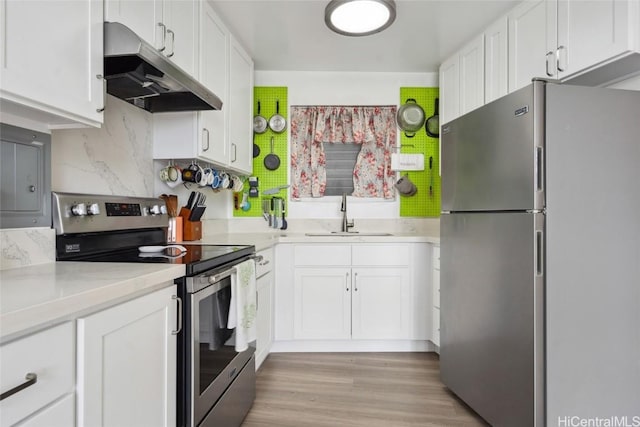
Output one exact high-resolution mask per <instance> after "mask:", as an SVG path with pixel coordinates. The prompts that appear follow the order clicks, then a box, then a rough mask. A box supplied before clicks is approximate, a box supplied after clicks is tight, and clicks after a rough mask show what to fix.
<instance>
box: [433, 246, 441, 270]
mask: <svg viewBox="0 0 640 427" xmlns="http://www.w3.org/2000/svg"><path fill="white" fill-rule="evenodd" d="M433 268H434V269H436V270H440V246H434V247H433Z"/></svg>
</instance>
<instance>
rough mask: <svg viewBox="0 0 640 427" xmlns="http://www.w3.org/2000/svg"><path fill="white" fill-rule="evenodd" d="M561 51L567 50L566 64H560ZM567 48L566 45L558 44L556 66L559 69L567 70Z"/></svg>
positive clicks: (565, 55)
mask: <svg viewBox="0 0 640 427" xmlns="http://www.w3.org/2000/svg"><path fill="white" fill-rule="evenodd" d="M561 52H565V54H564V55H563V56H564V57H565V61H564V65H563V66H560V64H561V61H560V53H561ZM566 52H567V48H566V47H565V46H558V49H556V68H558V71H565V70H566V69H567V61H566V58H567V54H566Z"/></svg>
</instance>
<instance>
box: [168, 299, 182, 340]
mask: <svg viewBox="0 0 640 427" xmlns="http://www.w3.org/2000/svg"><path fill="white" fill-rule="evenodd" d="M171 299H174V300H176V302H177V303H178V329H176V330H175V331H171V335H178V334H179V333H180V331H181V330H182V298H180V297H179V296H177V295H171Z"/></svg>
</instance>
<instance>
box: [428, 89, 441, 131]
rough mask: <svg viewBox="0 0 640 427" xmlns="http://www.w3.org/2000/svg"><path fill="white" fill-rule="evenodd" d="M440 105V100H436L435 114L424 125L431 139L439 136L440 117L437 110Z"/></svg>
mask: <svg viewBox="0 0 640 427" xmlns="http://www.w3.org/2000/svg"><path fill="white" fill-rule="evenodd" d="M439 105H440V99H439V98H436V101H435V112H434V113H433V116H431V117H429V118H428V119H427V121H426V123H425V125H424V129H425V130H426V131H427V135H429V136H430V137H432V138H437V137H439V136H440V116H439V114H438V108H439Z"/></svg>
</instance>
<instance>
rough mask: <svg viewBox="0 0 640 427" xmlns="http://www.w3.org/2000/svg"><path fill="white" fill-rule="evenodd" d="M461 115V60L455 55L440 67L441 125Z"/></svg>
mask: <svg viewBox="0 0 640 427" xmlns="http://www.w3.org/2000/svg"><path fill="white" fill-rule="evenodd" d="M459 115H460V60H459V58H458V55H454V56H452V57H451V58H449V59H447V60H446V61H444V62H443V63H442V65H440V124H444V123H447V122H449V121H451V120H453V119H455V118H456V117H458V116H459Z"/></svg>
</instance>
